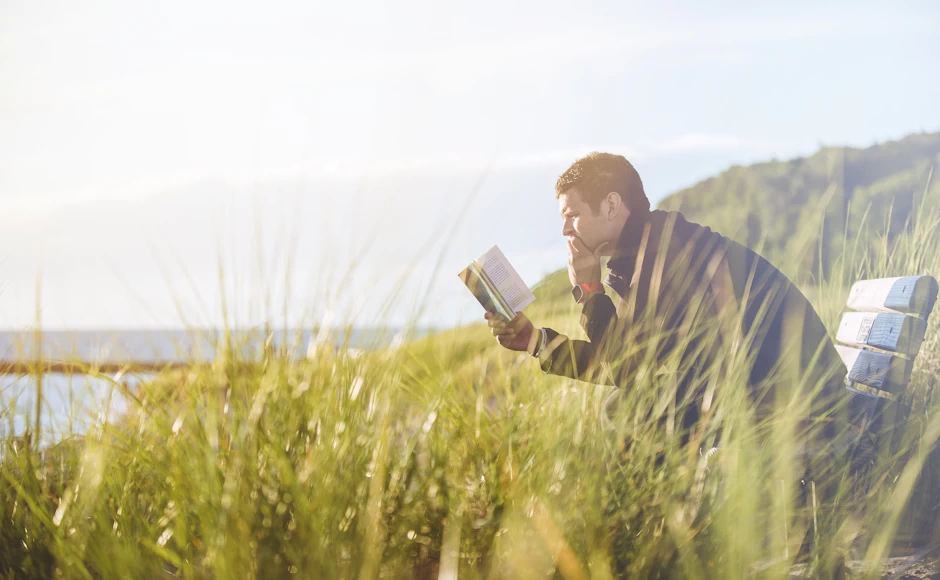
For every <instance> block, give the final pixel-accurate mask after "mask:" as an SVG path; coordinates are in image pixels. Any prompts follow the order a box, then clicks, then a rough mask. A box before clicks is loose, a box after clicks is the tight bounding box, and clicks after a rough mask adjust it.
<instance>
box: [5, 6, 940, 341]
mask: <svg viewBox="0 0 940 580" xmlns="http://www.w3.org/2000/svg"><path fill="white" fill-rule="evenodd" d="M750 4H754V5H746V4H745V3H740V2H723V1H715V2H709V3H701V2H659V3H634V2H623V1H609V2H597V3H578V4H577V5H576V4H575V3H572V2H552V1H539V2H513V3H506V2H486V1H480V2H473V3H464V5H459V6H458V5H453V3H443V2H431V1H427V2H394V3H393V2H380V1H364V2H354V1H347V2H329V3H324V2H310V1H303V2H301V1H297V2H286V1H282V2H276V1H269V2H264V3H260V2H258V3H242V2H232V1H228V2H221V1H219V2H194V1H187V2H181V1H174V0H168V1H164V2H160V3H146V4H144V3H129V2H118V1H98V2H84V3H74V2H43V1H37V0H31V1H28V2H27V1H17V0H3V2H0V82H2V85H0V87H2V89H0V328H12V329H18V328H24V327H28V326H29V325H32V324H34V323H35V321H36V320H37V318H38V320H40V321H41V323H42V325H43V326H44V327H47V328H138V327H173V326H180V325H183V324H186V325H202V326H206V325H216V324H219V323H220V321H221V320H222V318H223V317H227V319H228V320H229V321H232V322H235V323H237V324H244V325H250V324H258V323H259V322H261V321H263V320H271V321H272V322H274V323H276V324H281V323H284V322H286V323H288V324H291V325H297V324H311V323H314V322H329V323H332V324H357V325H363V324H374V323H379V322H385V323H389V324H402V323H405V322H408V321H417V322H418V323H419V324H422V325H436V326H448V325H453V324H460V323H464V322H469V321H473V320H476V319H477V318H479V317H480V314H481V313H480V312H479V306H478V305H477V304H476V303H475V302H474V300H473V298H472V296H471V295H470V294H469V293H468V292H467V291H466V289H464V288H463V287H462V286H461V285H460V282H459V280H457V277H456V274H457V272H458V271H459V270H460V269H462V268H463V266H464V265H465V264H466V263H468V262H469V261H470V260H471V259H473V258H474V257H476V256H478V255H480V254H482V253H483V252H485V251H486V250H487V249H489V248H490V247H491V246H492V245H494V244H497V245H499V246H500V248H502V249H503V251H504V252H505V253H506V255H507V257H508V258H509V259H510V261H511V262H512V263H513V264H515V265H516V267H517V269H518V270H519V271H520V274H521V275H522V276H523V278H524V279H525V280H526V281H527V282H528V283H530V284H534V283H535V282H537V281H538V280H539V279H540V278H541V277H542V276H543V275H544V274H546V273H548V272H550V271H552V270H554V269H557V268H560V267H563V266H564V264H565V261H566V253H565V251H566V250H565V245H564V240H563V238H562V236H561V220H560V218H559V217H558V214H557V202H556V201H555V199H554V193H553V184H554V181H555V179H556V178H557V176H558V175H559V174H561V173H562V172H563V171H564V169H565V168H566V167H567V165H568V164H570V163H571V162H572V161H573V160H574V159H575V158H576V157H578V156H579V155H582V154H584V153H587V152H589V151H592V150H604V151H610V152H614V153H620V154H623V155H625V156H626V157H627V158H628V159H630V160H631V161H632V162H633V163H634V165H635V166H636V167H637V169H638V170H639V172H640V174H641V176H642V177H643V180H644V183H645V185H646V189H647V192H648V194H649V196H650V198H651V200H652V201H653V202H654V203H655V202H656V201H657V200H658V199H661V198H662V197H664V196H666V195H668V194H669V193H671V192H674V191H676V190H678V189H681V188H683V187H688V186H691V185H693V184H694V183H696V182H697V181H699V180H701V179H704V178H706V177H709V176H711V175H715V174H717V173H719V172H721V171H722V170H724V169H726V168H728V167H729V166H730V165H733V164H746V163H752V162H756V161H761V160H766V159H771V158H778V159H786V158H790V157H795V156H800V155H808V154H811V153H812V152H813V151H814V150H816V149H817V148H818V147H819V146H820V145H849V146H858V147H865V146H869V145H872V144H874V143H877V142H882V141H885V140H889V139H896V138H900V137H903V136H904V135H906V134H909V133H912V132H919V131H937V130H940V107H937V103H938V102H940V77H938V76H937V75H936V74H935V71H936V66H937V65H936V55H937V54H940V35H938V34H937V32H938V31H940V5H938V4H936V3H934V2H908V3H896V4H893V5H888V4H886V3H884V2H879V3H873V2H872V3H868V2H857V1H856V2H832V3H817V2H790V3H773V4H772V5H771V4H768V3H750ZM756 4H763V5H760V6H758V5H756ZM37 298H38V304H39V311H38V314H37Z"/></svg>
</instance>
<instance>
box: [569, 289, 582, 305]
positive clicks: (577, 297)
mask: <svg viewBox="0 0 940 580" xmlns="http://www.w3.org/2000/svg"><path fill="white" fill-rule="evenodd" d="M571 295H572V296H574V301H575V302H581V299H582V298H584V288H582V287H581V286H575V287H574V288H572V289H571Z"/></svg>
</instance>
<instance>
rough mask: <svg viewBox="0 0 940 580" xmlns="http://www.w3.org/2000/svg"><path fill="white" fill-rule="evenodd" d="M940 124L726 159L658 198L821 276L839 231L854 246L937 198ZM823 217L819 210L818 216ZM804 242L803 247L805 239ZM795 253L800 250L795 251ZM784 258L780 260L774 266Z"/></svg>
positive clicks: (878, 237)
mask: <svg viewBox="0 0 940 580" xmlns="http://www.w3.org/2000/svg"><path fill="white" fill-rule="evenodd" d="M938 161H940V133H921V134H915V135H910V136H907V137H905V138H903V139H901V140H898V141H889V142H887V143H882V144H878V145H874V146H872V147H868V148H866V149H858V148H852V147H823V148H821V149H820V150H819V151H817V152H816V153H815V154H813V155H811V156H809V157H799V158H796V159H792V160H789V161H777V160H772V161H767V162H763V163H757V164H754V165H750V166H747V167H741V166H734V167H731V168H729V169H728V170H726V171H724V172H722V173H721V174H720V175H718V176H717V177H713V178H710V179H706V180H704V181H701V182H699V183H697V184H695V185H693V186H692V187H689V188H686V189H683V190H681V191H678V192H676V193H674V194H672V195H670V196H668V197H667V198H665V199H664V200H662V202H661V203H660V204H659V207H660V208H661V209H669V210H679V211H681V212H682V213H683V214H684V215H685V216H686V217H687V218H688V219H690V220H692V221H695V222H698V223H702V224H705V225H708V226H710V227H712V229H715V230H717V231H718V232H720V233H722V234H724V235H726V236H729V237H731V238H733V239H735V240H737V241H739V242H742V243H744V244H746V245H748V246H750V247H753V248H761V253H763V254H764V255H765V256H766V257H767V258H768V259H770V260H771V261H772V262H774V263H775V264H777V265H778V266H781V264H784V263H785V264H786V269H787V270H788V273H789V274H791V275H794V276H796V277H797V278H799V279H803V280H805V279H806V278H807V277H813V278H815V277H817V276H818V275H819V273H820V272H822V273H823V275H824V276H827V275H828V274H829V273H831V272H832V269H833V268H834V267H835V264H834V261H835V259H836V257H837V256H840V255H841V254H842V250H843V244H844V240H849V243H850V244H851V245H850V246H849V247H850V248H852V247H854V244H855V241H856V239H858V246H859V248H862V249H863V250H865V249H868V248H870V247H871V246H872V245H873V244H877V243H883V241H884V240H883V239H882V237H883V236H885V235H886V236H887V238H888V240H889V241H890V240H893V239H894V238H895V237H896V236H897V235H898V234H899V233H901V231H902V230H903V229H904V228H911V227H912V226H913V223H912V216H915V215H917V214H918V211H917V210H918V208H920V207H921V204H924V207H925V208H931V207H940V180H937V179H932V180H931V179H930V175H931V171H932V169H933V168H934V167H935V166H937V165H938ZM823 216H824V217H825V219H824V220H823V219H821V218H822V217H823ZM807 242H809V247H810V248H812V249H813V251H806V249H807V246H806V245H805V244H807ZM794 254H803V258H802V260H799V261H794V260H793V257H794ZM781 267H783V266H781Z"/></svg>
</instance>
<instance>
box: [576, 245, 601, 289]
mask: <svg viewBox="0 0 940 580" xmlns="http://www.w3.org/2000/svg"><path fill="white" fill-rule="evenodd" d="M606 246H607V242H604V243H602V244H601V245H599V246H597V248H595V249H594V251H593V252H592V251H591V250H589V249H588V247H587V246H585V245H584V242H582V241H581V240H580V239H579V238H569V239H568V279H569V280H571V285H572V286H577V285H578V284H591V283H594V282H600V281H601V257H600V252H601V251H602V250H603V249H604V248H605V247H606Z"/></svg>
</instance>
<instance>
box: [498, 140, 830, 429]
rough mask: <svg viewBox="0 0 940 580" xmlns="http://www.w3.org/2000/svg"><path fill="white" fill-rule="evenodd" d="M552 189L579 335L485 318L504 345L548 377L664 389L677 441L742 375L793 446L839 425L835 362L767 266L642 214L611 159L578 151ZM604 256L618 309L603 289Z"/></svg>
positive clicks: (809, 316) (639, 188)
mask: <svg viewBox="0 0 940 580" xmlns="http://www.w3.org/2000/svg"><path fill="white" fill-rule="evenodd" d="M555 195H556V198H557V199H558V202H559V209H560V212H561V217H562V220H563V226H562V235H564V236H565V237H566V238H567V243H568V252H569V257H568V275H569V279H570V282H571V285H572V294H573V297H574V299H575V300H576V301H577V303H578V304H580V305H581V306H582V312H581V325H582V327H583V328H584V331H585V333H586V335H587V338H588V340H586V341H585V340H575V339H571V338H568V337H567V336H564V335H562V334H559V333H558V332H556V331H554V330H552V329H550V328H536V327H535V326H534V325H533V324H532V322H530V321H529V319H528V318H527V317H526V316H525V315H524V314H521V313H520V314H519V315H517V316H516V318H515V319H513V320H512V321H509V322H507V321H503V320H500V319H498V318H497V317H495V316H493V315H491V314H489V313H487V314H486V315H485V318H486V320H487V322H488V324H489V326H490V327H491V329H492V333H493V334H494V335H495V336H496V338H497V340H498V341H499V344H500V345H502V346H503V347H505V348H507V349H510V350H514V351H528V352H529V353H530V354H532V355H533V356H534V357H536V358H537V359H538V360H539V362H540V365H541V368H542V370H543V371H544V372H546V373H551V374H556V375H561V376H566V377H571V378H576V379H581V380H586V381H589V382H593V383H600V384H609V385H616V386H617V387H620V389H622V390H624V391H628V392H629V390H630V389H631V388H633V385H637V386H646V385H655V386H656V387H657V388H660V389H665V390H666V391H665V392H666V393H667V395H668V398H670V399H671V400H670V402H669V404H668V405H665V406H659V407H657V408H656V410H653V411H651V412H661V413H662V415H663V423H664V424H665V425H666V428H667V431H668V433H669V434H670V435H673V434H675V435H680V436H681V441H682V442H683V443H685V442H689V441H690V440H693V441H695V442H697V444H698V445H701V444H702V443H704V442H703V441H702V440H701V437H702V433H701V432H700V431H696V428H697V427H700V422H701V421H700V420H701V419H702V418H703V417H705V416H709V415H710V413H712V412H713V408H712V404H713V396H714V389H715V388H720V386H721V384H722V380H723V379H722V377H724V379H727V377H728V376H731V375H733V374H734V372H738V373H741V372H742V370H741V369H746V371H744V372H745V381H746V383H747V386H748V394H749V396H750V401H751V403H752V404H753V406H752V408H753V409H755V411H756V414H755V416H756V417H758V418H764V417H769V416H771V415H772V414H774V413H775V410H776V411H780V410H781V409H784V408H785V409H786V411H785V412H786V416H787V418H788V419H789V420H790V421H791V422H792V423H793V425H792V433H793V434H794V439H797V440H799V441H800V443H799V444H800V445H802V444H803V443H802V442H803V441H804V439H805V438H806V437H809V436H810V435H809V429H813V428H815V429H816V431H815V434H813V435H812V437H813V439H814V440H815V441H817V442H818V441H823V444H825V441H828V440H832V438H833V437H834V436H835V435H836V434H837V433H838V432H840V431H841V427H840V425H841V423H839V422H838V421H837V420H835V419H834V417H833V413H832V412H831V411H832V409H833V407H834V405H833V404H834V402H835V401H838V400H841V398H843V397H844V389H843V383H842V378H843V377H844V376H845V372H846V370H845V367H844V366H843V364H842V362H841V360H840V358H839V355H838V352H837V351H836V350H835V347H834V346H833V344H832V342H831V340H830V338H829V335H828V334H827V331H826V328H825V326H824V325H823V323H822V321H821V320H820V319H819V317H818V315H817V314H816V312H815V311H814V310H813V307H812V306H811V304H810V303H809V301H808V300H807V299H806V298H805V297H804V296H803V294H802V293H801V292H800V291H799V289H797V287H796V286H795V285H794V284H793V283H792V282H791V281H790V280H788V279H787V278H786V276H784V275H783V274H782V273H781V272H780V271H779V270H777V269H776V268H775V267H774V266H773V265H771V264H770V263H769V262H768V261H767V260H765V259H764V258H762V257H761V256H759V255H758V254H757V253H755V252H753V251H751V250H750V249H747V248H745V247H743V246H741V245H740V244H737V243H735V242H733V241H732V240H730V239H728V238H725V237H724V236H721V235H720V234H718V233H717V232H713V231H712V230H710V229H709V228H708V227H705V226H701V225H698V224H694V223H691V222H689V221H687V220H686V219H685V218H684V217H683V216H682V214H680V213H678V212H666V211H661V210H655V211H650V204H649V200H648V199H647V197H646V194H645V192H644V190H643V183H642V181H641V180H640V176H639V175H638V174H637V172H636V170H635V169H634V168H633V166H632V165H631V164H630V162H629V161H627V160H626V159H625V158H624V157H622V156H619V155H612V154H609V153H591V154H590V155H587V156H586V157H584V158H581V159H578V160H577V161H575V162H574V164H572V165H571V167H569V168H568V169H567V171H565V172H564V173H563V174H562V175H561V177H559V179H558V181H557V183H556V186H555ZM603 256H609V257H610V260H609V261H608V264H607V266H608V269H609V273H608V275H607V278H606V280H605V283H606V285H607V286H608V287H609V288H610V289H611V290H613V294H614V295H615V297H616V299H617V302H616V304H615V302H614V301H613V300H611V298H610V297H609V296H608V295H607V294H606V293H605V289H604V284H602V283H601V265H600V258H601V257H603ZM722 372H724V373H725V374H724V375H721V373H722ZM709 393H711V394H709ZM778 420H779V413H778ZM820 435H821V436H822V439H819V436H820ZM712 444H717V442H716V441H712V442H710V443H708V445H709V446H711V445H712ZM706 448H707V447H706Z"/></svg>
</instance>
